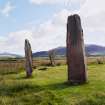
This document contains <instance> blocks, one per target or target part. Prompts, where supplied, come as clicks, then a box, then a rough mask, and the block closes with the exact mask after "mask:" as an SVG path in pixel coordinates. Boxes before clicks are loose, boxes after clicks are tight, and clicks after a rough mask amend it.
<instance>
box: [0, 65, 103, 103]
mask: <svg viewBox="0 0 105 105" xmlns="http://www.w3.org/2000/svg"><path fill="white" fill-rule="evenodd" d="M41 68H43V67H39V68H37V69H35V70H34V72H33V76H32V78H30V79H26V78H25V72H21V73H19V74H5V75H0V105H105V65H104V64H102V65H97V64H93V65H89V66H88V83H87V84H84V85H78V86H69V85H67V84H66V82H67V67H66V66H57V67H47V69H46V70H43V69H42V70H38V69H41Z"/></svg>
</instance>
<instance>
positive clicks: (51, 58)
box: [48, 50, 55, 66]
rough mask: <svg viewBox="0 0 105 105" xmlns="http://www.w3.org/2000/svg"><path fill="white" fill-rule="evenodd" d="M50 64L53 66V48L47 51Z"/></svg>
mask: <svg viewBox="0 0 105 105" xmlns="http://www.w3.org/2000/svg"><path fill="white" fill-rule="evenodd" d="M48 54H49V59H50V64H51V66H55V50H50V51H49V52H48Z"/></svg>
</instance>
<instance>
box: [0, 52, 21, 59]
mask: <svg viewBox="0 0 105 105" xmlns="http://www.w3.org/2000/svg"><path fill="white" fill-rule="evenodd" d="M21 57H22V56H21V55H18V54H12V53H0V58H21Z"/></svg>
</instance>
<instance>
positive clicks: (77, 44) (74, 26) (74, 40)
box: [67, 14, 87, 84]
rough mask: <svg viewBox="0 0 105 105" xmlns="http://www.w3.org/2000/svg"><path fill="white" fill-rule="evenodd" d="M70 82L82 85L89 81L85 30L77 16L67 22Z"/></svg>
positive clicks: (70, 17) (69, 18)
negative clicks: (84, 37)
mask: <svg viewBox="0 0 105 105" xmlns="http://www.w3.org/2000/svg"><path fill="white" fill-rule="evenodd" d="M67 64H68V82H69V83H70V84H82V83H85V82H86V80H87V73H86V63H85V51H84V39H83V30H82V27H81V19H80V17H79V16H78V15H77V14H75V15H72V16H69V17H68V22H67Z"/></svg>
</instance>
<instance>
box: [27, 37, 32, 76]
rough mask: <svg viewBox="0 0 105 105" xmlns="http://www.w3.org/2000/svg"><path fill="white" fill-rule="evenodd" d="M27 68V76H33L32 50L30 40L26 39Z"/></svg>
mask: <svg viewBox="0 0 105 105" xmlns="http://www.w3.org/2000/svg"><path fill="white" fill-rule="evenodd" d="M25 68H26V75H27V77H31V76H32V50H31V45H30V43H29V41H28V40H27V39H26V40H25Z"/></svg>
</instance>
